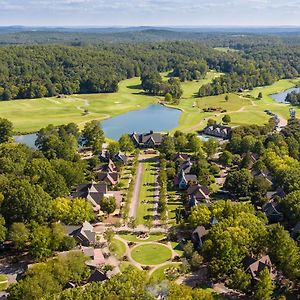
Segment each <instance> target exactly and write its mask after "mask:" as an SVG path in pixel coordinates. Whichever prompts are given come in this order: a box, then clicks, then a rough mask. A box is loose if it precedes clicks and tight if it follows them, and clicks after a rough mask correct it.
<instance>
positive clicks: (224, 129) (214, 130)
mask: <svg viewBox="0 0 300 300" xmlns="http://www.w3.org/2000/svg"><path fill="white" fill-rule="evenodd" d="M203 133H204V134H206V135H210V136H214V137H217V138H221V139H224V140H228V139H229V138H230V136H231V128H230V127H228V126H223V125H217V124H214V125H208V126H206V127H205V128H204V129H203Z"/></svg>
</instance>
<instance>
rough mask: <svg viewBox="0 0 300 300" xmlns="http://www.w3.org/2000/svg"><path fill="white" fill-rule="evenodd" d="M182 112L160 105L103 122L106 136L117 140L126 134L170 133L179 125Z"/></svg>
mask: <svg viewBox="0 0 300 300" xmlns="http://www.w3.org/2000/svg"><path fill="white" fill-rule="evenodd" d="M180 115H181V111H180V110H178V109H172V108H168V107H165V106H163V105H159V104H153V105H150V106H148V107H147V108H145V109H141V110H136V111H131V112H128V113H125V114H122V115H119V116H116V117H113V118H110V119H107V120H104V121H102V122H101V124H102V128H103V131H104V133H105V136H107V137H108V138H111V139H114V140H117V139H119V138H120V136H121V135H122V134H124V133H132V132H139V133H142V132H149V131H150V130H153V131H157V132H168V131H170V130H172V129H173V128H175V127H176V126H177V125H178V122H179V118H180Z"/></svg>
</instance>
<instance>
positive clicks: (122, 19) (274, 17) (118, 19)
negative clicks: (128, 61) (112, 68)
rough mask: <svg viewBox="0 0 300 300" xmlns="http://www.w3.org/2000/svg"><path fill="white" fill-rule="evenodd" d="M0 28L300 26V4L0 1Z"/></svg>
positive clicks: (278, 0) (288, 0)
mask: <svg viewBox="0 0 300 300" xmlns="http://www.w3.org/2000/svg"><path fill="white" fill-rule="evenodd" d="M0 25H37V26H38V25H47V26H118V25H123V26H136V25H154V26H159V25H177V26H201V25H227V26H231V25H243V26H247V25H255V26H259V25H265V26H268V25H275V26H283V25H291V26H293V25H298V26H300V0H206V1H203V0H110V1H108V0H0Z"/></svg>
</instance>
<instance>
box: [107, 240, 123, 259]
mask: <svg viewBox="0 0 300 300" xmlns="http://www.w3.org/2000/svg"><path fill="white" fill-rule="evenodd" d="M109 250H110V251H111V252H113V253H114V254H115V255H116V257H117V258H118V259H121V258H122V257H123V255H124V254H125V251H126V246H125V244H124V243H123V242H122V241H120V240H118V239H116V238H114V239H112V241H111V242H110V245H109Z"/></svg>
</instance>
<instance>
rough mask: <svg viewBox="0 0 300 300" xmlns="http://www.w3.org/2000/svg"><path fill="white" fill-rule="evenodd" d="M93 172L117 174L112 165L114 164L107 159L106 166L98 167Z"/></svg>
mask: <svg viewBox="0 0 300 300" xmlns="http://www.w3.org/2000/svg"><path fill="white" fill-rule="evenodd" d="M95 171H96V173H104V172H110V173H114V172H117V167H116V165H115V164H114V162H113V161H112V160H111V159H109V160H108V162H107V163H106V164H103V165H98V166H97V167H96V169H95Z"/></svg>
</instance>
